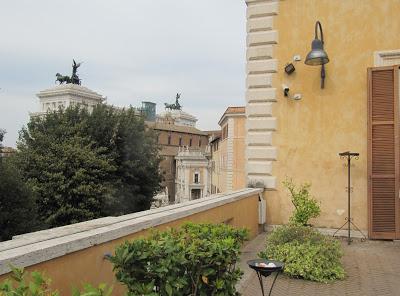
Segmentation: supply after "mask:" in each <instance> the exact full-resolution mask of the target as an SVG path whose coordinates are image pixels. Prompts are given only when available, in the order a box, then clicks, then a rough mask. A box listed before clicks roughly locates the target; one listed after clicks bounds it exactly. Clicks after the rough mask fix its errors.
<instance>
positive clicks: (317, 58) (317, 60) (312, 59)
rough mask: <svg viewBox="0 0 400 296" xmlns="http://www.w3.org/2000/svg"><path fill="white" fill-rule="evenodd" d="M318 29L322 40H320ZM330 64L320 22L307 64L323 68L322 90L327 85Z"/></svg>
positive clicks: (317, 23)
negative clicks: (326, 73)
mask: <svg viewBox="0 0 400 296" xmlns="http://www.w3.org/2000/svg"><path fill="white" fill-rule="evenodd" d="M318 28H319V32H320V37H321V39H318ZM328 62H329V58H328V54H327V53H326V52H325V50H324V34H323V33H322V26H321V23H320V22H319V21H317V22H316V23H315V37H314V40H313V42H312V43H311V51H310V52H309V53H308V55H307V57H306V60H305V62H304V63H305V64H306V65H310V66H319V65H322V67H321V88H324V85H325V66H324V65H325V64H326V63H328Z"/></svg>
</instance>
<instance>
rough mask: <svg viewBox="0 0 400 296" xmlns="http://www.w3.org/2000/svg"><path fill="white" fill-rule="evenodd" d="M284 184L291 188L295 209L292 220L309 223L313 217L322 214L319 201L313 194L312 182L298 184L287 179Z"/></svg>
mask: <svg viewBox="0 0 400 296" xmlns="http://www.w3.org/2000/svg"><path fill="white" fill-rule="evenodd" d="M283 185H284V186H285V187H286V188H287V189H288V190H289V192H290V197H291V201H292V204H293V205H294V207H295V210H294V212H293V214H292V216H291V217H290V222H291V223H294V224H298V225H307V223H308V221H309V220H310V219H311V218H316V217H318V216H319V215H320V213H321V209H320V206H319V204H318V202H317V201H316V200H315V199H314V198H313V197H312V196H311V194H310V188H311V184H309V183H304V184H301V185H300V186H298V187H297V186H296V185H295V184H294V183H293V181H292V180H291V179H290V180H286V181H284V182H283Z"/></svg>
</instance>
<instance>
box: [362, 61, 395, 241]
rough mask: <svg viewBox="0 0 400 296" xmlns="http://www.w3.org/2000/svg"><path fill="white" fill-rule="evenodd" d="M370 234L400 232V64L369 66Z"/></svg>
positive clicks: (389, 236)
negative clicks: (393, 65) (399, 72)
mask: <svg viewBox="0 0 400 296" xmlns="http://www.w3.org/2000/svg"><path fill="white" fill-rule="evenodd" d="M368 84H369V85H368V89H369V90H368V212H369V235H370V238H375V239H395V238H397V237H398V235H399V196H398V195H399V114H398V113H399V111H398V110H399V103H398V99H399V98H398V97H399V96H398V92H399V89H398V66H396V67H380V68H371V69H368Z"/></svg>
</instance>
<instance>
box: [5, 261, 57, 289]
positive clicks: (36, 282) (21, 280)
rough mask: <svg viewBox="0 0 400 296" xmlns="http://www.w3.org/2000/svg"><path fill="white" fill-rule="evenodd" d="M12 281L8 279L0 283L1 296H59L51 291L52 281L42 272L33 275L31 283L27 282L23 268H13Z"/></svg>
mask: <svg viewBox="0 0 400 296" xmlns="http://www.w3.org/2000/svg"><path fill="white" fill-rule="evenodd" d="M11 270H12V273H11V279H12V280H13V281H14V282H15V284H14V283H13V281H11V280H10V279H6V280H5V281H4V282H2V283H0V296H58V295H59V294H58V292H57V291H52V290H51V289H50V282H51V281H50V279H47V278H45V277H44V276H43V275H42V274H41V273H40V272H37V271H34V272H32V273H31V281H30V282H27V281H26V280H25V272H24V269H23V268H16V267H11Z"/></svg>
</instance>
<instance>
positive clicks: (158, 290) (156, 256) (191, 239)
mask: <svg viewBox="0 0 400 296" xmlns="http://www.w3.org/2000/svg"><path fill="white" fill-rule="evenodd" d="M246 237H247V231H246V230H243V229H240V230H238V229H234V228H232V227H230V226H227V225H224V224H221V225H213V224H191V223H189V224H185V225H183V226H182V227H181V228H180V229H178V230H174V229H169V230H167V231H164V232H154V233H152V234H151V235H150V236H149V237H147V238H140V239H136V240H134V241H132V242H125V243H124V244H122V245H121V246H119V247H118V248H117V249H116V251H115V256H113V257H112V258H111V261H112V262H113V263H114V270H115V271H116V277H117V279H118V280H119V281H120V282H122V283H124V284H125V285H126V286H127V288H128V290H129V293H130V295H146V296H150V295H162V296H164V295H168V296H170V295H174V296H180V295H193V296H197V295H238V293H237V292H236V289H235V284H236V283H237V281H238V280H239V279H240V277H241V275H242V272H241V271H240V270H239V269H238V268H236V267H235V264H236V262H237V260H238V259H239V255H240V247H241V245H242V244H243V242H244V240H245V239H246Z"/></svg>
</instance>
